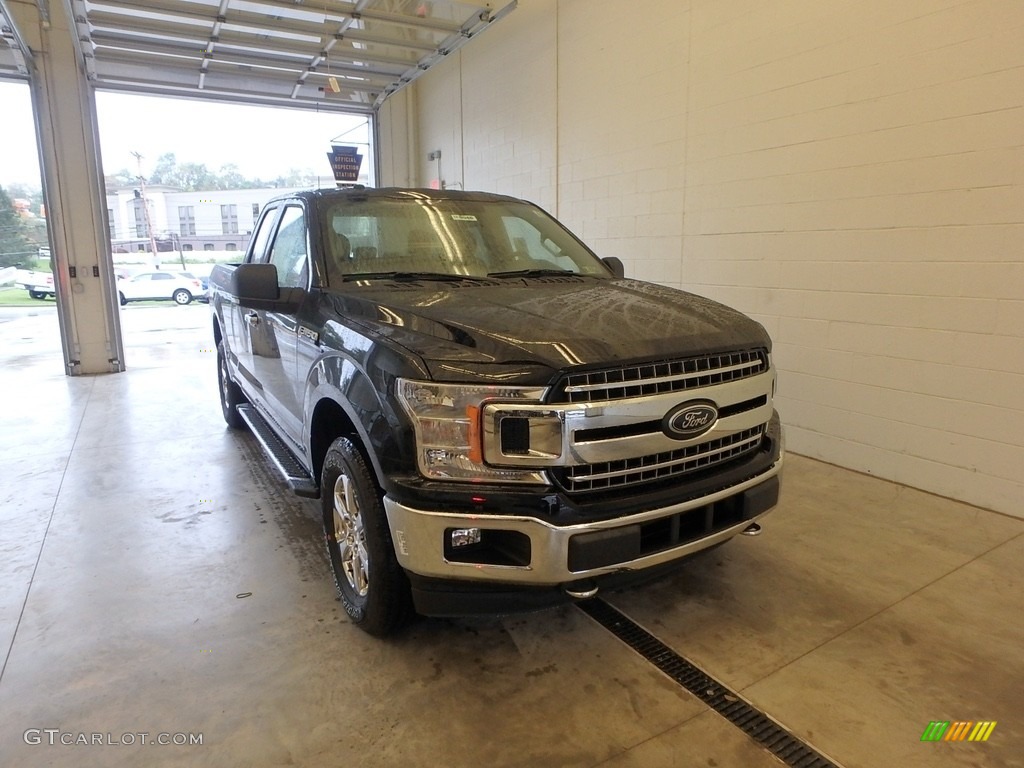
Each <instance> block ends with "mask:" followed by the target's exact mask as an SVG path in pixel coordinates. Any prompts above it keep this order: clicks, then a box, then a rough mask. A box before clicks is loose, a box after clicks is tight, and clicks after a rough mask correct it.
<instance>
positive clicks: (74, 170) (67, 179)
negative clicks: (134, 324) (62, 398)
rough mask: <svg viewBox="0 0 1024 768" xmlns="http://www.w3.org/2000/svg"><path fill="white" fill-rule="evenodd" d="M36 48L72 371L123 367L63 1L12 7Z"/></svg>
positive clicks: (49, 209) (50, 215)
mask: <svg viewBox="0 0 1024 768" xmlns="http://www.w3.org/2000/svg"><path fill="white" fill-rule="evenodd" d="M7 7H8V9H9V10H10V11H11V13H12V15H13V21H14V23H15V24H16V25H17V26H18V28H19V31H20V33H21V36H22V37H23V38H24V40H25V43H26V44H27V45H28V47H29V49H30V50H31V67H30V70H31V71H30V81H29V83H30V87H31V89H32V104H33V107H34V109H35V117H36V134H37V137H38V140H39V154H40V161H41V165H42V169H43V195H44V199H45V200H46V221H47V226H48V228H49V233H50V249H51V250H50V252H51V254H52V255H53V268H54V269H53V271H54V287H55V288H56V292H57V312H58V316H59V318H60V326H61V338H62V340H63V346H64V364H65V368H66V370H67V373H68V374H69V375H71V376H78V375H83V374H92V373H111V372H117V371H123V370H124V348H123V345H122V342H121V325H120V317H119V314H118V309H119V307H118V303H117V290H116V286H115V278H114V269H113V260H112V258H111V253H110V238H109V236H108V231H109V230H108V225H107V208H106V193H105V187H104V184H103V173H102V168H101V164H100V151H99V136H98V131H97V126H96V99H95V92H94V90H93V88H92V85H91V84H90V83H89V80H88V78H87V76H86V71H85V62H84V60H83V58H82V56H81V55H80V54H79V51H78V48H77V45H76V40H75V30H74V23H73V22H72V21H71V15H70V8H69V7H68V5H67V3H66V1H65V0H53V1H52V2H50V1H49V0H40V2H39V5H38V6H37V5H35V4H30V3H24V2H20V0H11V2H9V3H8V4H7Z"/></svg>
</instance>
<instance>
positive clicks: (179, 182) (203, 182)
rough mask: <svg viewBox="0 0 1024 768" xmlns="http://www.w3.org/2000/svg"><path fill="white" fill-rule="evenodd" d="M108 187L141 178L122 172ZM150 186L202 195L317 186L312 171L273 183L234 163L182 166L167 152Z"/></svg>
mask: <svg viewBox="0 0 1024 768" xmlns="http://www.w3.org/2000/svg"><path fill="white" fill-rule="evenodd" d="M107 178H108V184H110V183H112V184H113V185H116V186H131V185H132V184H136V183H138V176H137V175H136V174H134V173H131V172H130V171H127V170H121V171H118V172H117V173H115V174H113V175H111V176H108V177H107ZM146 183H147V184H162V185H165V186H168V187H177V188H178V189H180V190H183V191H185V192H201V191H203V190H214V189H259V188H260V187H308V186H313V185H314V184H315V183H316V175H315V174H313V173H311V172H310V171H308V170H307V171H300V170H298V169H292V170H290V171H289V172H288V174H287V175H285V176H278V177H277V178H276V179H273V180H271V181H265V180H263V179H260V178H247V177H246V176H243V175H242V173H241V171H239V170H238V166H237V165H235V164H234V163H227V164H225V165H222V166H221V167H220V169H219V170H216V171H214V170H210V168H208V167H207V166H206V164H205V163H179V162H178V158H177V157H176V156H175V154H174V153H173V152H165V153H164V154H162V155H160V157H159V158H157V161H156V164H155V165H154V166H153V171H152V173H150V174H149V176H147V177H146Z"/></svg>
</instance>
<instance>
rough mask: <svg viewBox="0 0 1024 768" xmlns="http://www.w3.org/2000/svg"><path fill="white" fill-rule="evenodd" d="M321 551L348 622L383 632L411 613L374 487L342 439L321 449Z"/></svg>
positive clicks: (406, 582)
mask: <svg viewBox="0 0 1024 768" xmlns="http://www.w3.org/2000/svg"><path fill="white" fill-rule="evenodd" d="M320 498H321V504H322V507H323V517H324V532H325V537H326V540H327V553H328V554H329V555H330V558H331V568H332V569H333V571H334V581H335V583H336V584H337V585H338V592H339V593H340V594H341V602H342V605H344V606H345V612H346V613H347V614H348V615H349V618H350V619H351V620H352V623H353V624H355V625H356V626H358V627H359V628H360V629H362V630H364V631H365V632H368V633H369V634H371V635H377V636H378V637H383V636H385V635H389V634H391V633H393V632H395V631H396V630H398V629H399V628H401V626H402V625H403V624H405V623H406V622H408V621H409V619H410V618H411V617H412V615H413V609H412V593H411V591H410V588H409V580H408V578H407V577H406V575H405V571H403V570H402V568H401V566H399V564H398V560H396V559H395V550H394V545H393V544H392V542H391V532H390V530H388V522H387V516H386V515H385V513H384V504H383V501H382V498H381V493H380V490H379V489H378V488H377V483H376V482H375V481H374V479H373V476H372V475H371V473H370V469H369V467H367V465H366V460H365V459H364V458H363V456H362V454H361V453H360V452H359V449H358V448H357V447H356V446H355V444H354V443H353V442H352V441H351V440H349V439H348V438H347V437H339V438H338V439H337V440H335V441H334V442H333V443H331V447H330V448H329V449H328V450H327V455H326V457H325V458H324V467H323V471H322V473H321V475H320Z"/></svg>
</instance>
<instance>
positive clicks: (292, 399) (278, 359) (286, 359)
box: [247, 201, 309, 447]
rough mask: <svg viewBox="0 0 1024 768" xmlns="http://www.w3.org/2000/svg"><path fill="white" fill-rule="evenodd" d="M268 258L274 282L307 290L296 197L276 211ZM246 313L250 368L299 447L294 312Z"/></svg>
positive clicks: (305, 238)
mask: <svg viewBox="0 0 1024 768" xmlns="http://www.w3.org/2000/svg"><path fill="white" fill-rule="evenodd" d="M267 261H268V262H269V263H270V264H273V265H274V266H275V267H277V282H278V285H280V286H281V287H282V288H302V289H303V290H305V291H308V290H309V235H308V232H307V226H306V215H305V211H304V209H303V207H302V205H301V204H300V203H299V202H298V201H296V202H294V203H288V204H286V205H285V206H284V208H283V210H282V211H281V216H280V219H279V223H278V226H277V233H276V234H275V235H274V238H273V241H272V243H271V246H270V250H269V251H268V253H267ZM253 314H255V318H253V317H252V315H253ZM247 315H248V321H249V324H250V333H251V339H252V360H253V373H254V374H255V376H256V378H257V379H258V380H259V382H260V383H261V384H262V385H263V396H264V399H265V401H266V405H267V407H268V409H269V411H270V416H271V417H272V418H273V419H274V420H275V421H276V422H277V424H278V426H279V427H281V428H282V430H283V431H284V432H285V435H286V436H287V437H288V438H290V439H291V440H292V441H293V442H294V443H295V445H296V447H298V446H299V445H300V440H301V436H302V402H301V401H300V400H299V397H300V395H299V394H297V393H301V392H302V388H301V387H297V386H296V377H297V376H298V364H297V360H296V344H297V342H298V333H297V332H298V324H297V315H295V314H285V313H282V312H269V311H255V310H247Z"/></svg>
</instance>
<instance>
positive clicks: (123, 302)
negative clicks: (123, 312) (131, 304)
mask: <svg viewBox="0 0 1024 768" xmlns="http://www.w3.org/2000/svg"><path fill="white" fill-rule="evenodd" d="M117 300H118V301H120V302H121V306H122V307H123V306H124V305H125V304H127V303H128V299H126V298H125V297H124V294H123V293H121V292H120V291H118V292H117Z"/></svg>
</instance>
